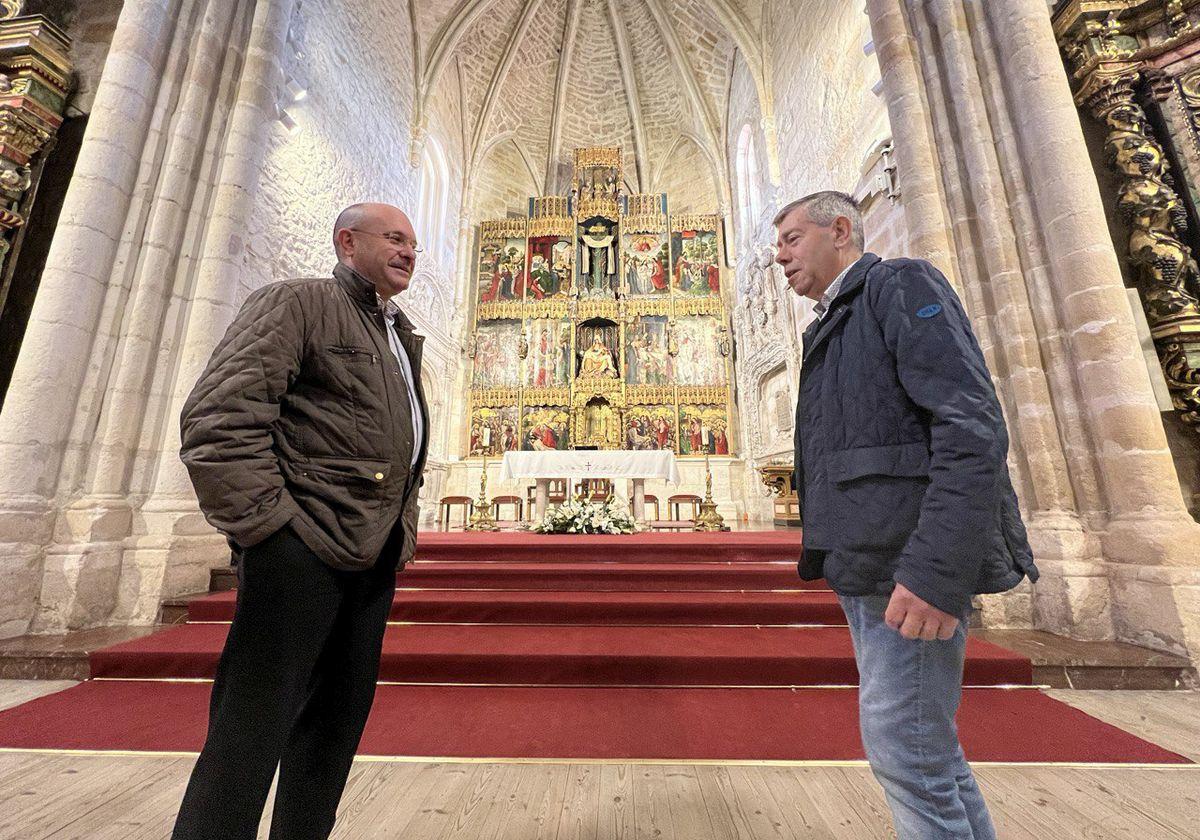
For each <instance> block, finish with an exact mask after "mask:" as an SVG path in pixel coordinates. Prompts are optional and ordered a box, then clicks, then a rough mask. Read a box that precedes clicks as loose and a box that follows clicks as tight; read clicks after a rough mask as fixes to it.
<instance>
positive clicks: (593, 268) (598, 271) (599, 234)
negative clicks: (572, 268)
mask: <svg viewBox="0 0 1200 840" xmlns="http://www.w3.org/2000/svg"><path fill="white" fill-rule="evenodd" d="M578 238H579V249H578V251H577V252H576V255H575V264H576V267H577V268H576V272H575V283H576V288H578V289H579V296H580V297H581V298H594V297H608V298H615V297H616V295H617V279H618V275H617V272H618V270H619V268H620V260H619V259H618V254H617V221H616V219H610V218H606V217H604V216H590V217H588V218H586V219H584V220H583V221H581V222H580V223H579V230H578Z"/></svg>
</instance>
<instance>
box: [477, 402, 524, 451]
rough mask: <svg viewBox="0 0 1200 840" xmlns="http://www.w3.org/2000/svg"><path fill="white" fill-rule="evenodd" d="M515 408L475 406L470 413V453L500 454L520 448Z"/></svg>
mask: <svg viewBox="0 0 1200 840" xmlns="http://www.w3.org/2000/svg"><path fill="white" fill-rule="evenodd" d="M517 428H518V425H517V409H516V407H515V406H513V407H504V408H477V409H475V411H473V412H472V413H471V454H472V455H484V454H487V455H501V454H503V453H505V452H513V451H515V450H517V449H519V448H520V445H521V440H520V438H519V437H518V433H517Z"/></svg>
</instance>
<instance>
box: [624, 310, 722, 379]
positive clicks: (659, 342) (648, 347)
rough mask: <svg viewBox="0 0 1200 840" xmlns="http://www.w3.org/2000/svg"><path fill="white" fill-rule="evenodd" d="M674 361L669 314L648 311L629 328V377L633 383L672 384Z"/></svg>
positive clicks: (627, 362) (626, 364)
mask: <svg viewBox="0 0 1200 840" xmlns="http://www.w3.org/2000/svg"><path fill="white" fill-rule="evenodd" d="M672 361H673V360H672V359H671V356H670V355H669V354H668V353H667V316H666V315H646V316H643V317H641V318H638V319H637V321H636V322H634V323H633V324H630V325H629V326H628V327H627V328H626V334H625V381H626V382H628V383H629V384H630V385H667V384H669V383H670V382H671V380H672V377H671V369H672ZM705 384H707V383H705Z"/></svg>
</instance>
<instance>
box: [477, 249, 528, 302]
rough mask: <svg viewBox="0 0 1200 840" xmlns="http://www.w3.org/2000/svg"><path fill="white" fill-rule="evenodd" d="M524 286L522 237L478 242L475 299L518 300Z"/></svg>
mask: <svg viewBox="0 0 1200 840" xmlns="http://www.w3.org/2000/svg"><path fill="white" fill-rule="evenodd" d="M524 286H525V240H524V239H517V238H515V237H510V238H508V239H504V240H501V241H499V242H484V243H483V244H481V245H480V246H479V302H480V303H503V302H506V301H519V300H521V299H522V297H523V291H524Z"/></svg>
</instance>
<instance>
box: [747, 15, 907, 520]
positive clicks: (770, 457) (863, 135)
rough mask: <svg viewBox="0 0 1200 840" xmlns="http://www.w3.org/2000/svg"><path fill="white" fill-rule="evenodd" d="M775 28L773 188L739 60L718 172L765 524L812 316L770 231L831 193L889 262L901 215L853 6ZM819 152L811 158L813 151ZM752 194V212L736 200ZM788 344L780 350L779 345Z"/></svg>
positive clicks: (863, 27)
mask: <svg viewBox="0 0 1200 840" xmlns="http://www.w3.org/2000/svg"><path fill="white" fill-rule="evenodd" d="M767 12H768V14H769V15H771V17H772V20H776V21H777V22H778V25H777V26H775V27H768V32H769V36H770V39H771V40H770V46H769V53H770V54H771V55H772V56H773V57H774V61H773V63H772V65H771V69H770V72H771V76H772V81H773V87H774V91H775V110H774V113H775V122H776V125H777V126H778V134H777V141H776V142H777V150H776V151H777V154H778V158H779V160H780V162H781V164H782V176H783V177H782V180H781V182H780V183H778V184H774V183H772V182H771V180H770V177H769V174H768V173H769V171H770V167H769V155H768V143H769V142H770V140H769V139H768V136H767V134H766V132H764V130H763V118H762V113H761V110H760V108H759V105H758V98H757V96H756V95H755V86H754V80H753V78H752V75H751V71H750V69H749V67H748V66H747V64H746V62H745V61H744V60H743V59H742V57H741V56H739V57H738V59H737V61H736V62H735V64H734V71H733V78H732V82H731V85H730V95H729V111H728V116H727V119H726V134H725V151H726V165H727V167H728V170H729V173H730V174H729V179H730V182H731V184H732V193H733V200H734V208H733V210H732V211H731V214H730V215H731V218H732V219H733V221H734V224H733V230H734V237H733V239H734V244H735V253H736V269H735V275H736V281H737V282H736V304H735V308H734V335H735V339H736V341H737V346H738V355H737V379H738V394H739V399H740V404H739V410H740V412H741V417H742V451H743V452H744V453H746V457H747V473H746V477H745V483H744V492H745V493H746V498H747V500H748V506H749V507H750V509H751V510H752V512H753V513H752V515H754V516H755V517H756V518H759V519H768V518H769V517H770V516H771V504H770V499H769V497H768V496H767V493H766V490H765V488H764V487H763V485H762V482H761V481H760V480H759V478H758V475H757V469H756V468H757V467H758V466H760V465H763V464H767V463H791V460H792V431H793V429H792V426H793V422H794V421H793V410H794V407H795V401H796V387H797V379H798V377H799V368H800V365H799V362H800V354H801V350H802V348H801V342H800V335H801V333H802V332H803V331H804V328H805V327H806V326H807V324H808V323H809V321H810V320H811V318H812V302H811V301H808V300H806V299H801V298H797V297H796V296H795V295H794V294H793V293H792V292H791V290H790V289H788V288H787V286H786V283H785V282H784V279H783V275H782V273H781V272H780V270H779V268H778V267H777V266H775V265H774V264H773V263H772V262H771V256H772V255H771V252H770V245H771V244H772V243H773V242H774V241H775V230H774V227H773V226H772V224H771V221H772V219H773V218H774V216H775V213H776V212H777V211H778V209H779V208H780V207H781V206H783V205H784V204H786V203H787V202H789V201H792V200H794V199H796V198H800V197H801V196H804V195H807V194H809V193H812V192H815V191H817V190H821V189H838V190H842V191H844V192H849V193H852V194H854V195H855V196H856V197H858V198H860V199H862V200H863V201H864V204H865V207H864V209H865V210H866V225H867V234H868V239H869V244H870V245H871V246H875V247H884V248H885V249H886V250H887V251H888V252H889V255H895V254H896V253H899V252H900V251H902V250H903V246H904V230H903V222H902V216H903V214H902V213H901V212H900V210H899V208H898V207H895V206H894V205H893V204H892V203H891V202H890V201H889V200H888V199H887V198H886V196H885V197H884V198H883V200H882V201H878V200H877V199H878V196H879V191H878V188H877V186H876V183H875V182H876V179H877V178H878V176H879V175H880V174H881V173H880V172H879V171H877V169H878V163H879V154H878V149H879V147H880V146H881V145H882V144H883V143H884V142H885V141H886V140H887V139H888V138H889V136H890V129H889V127H888V121H887V112H886V107H885V105H884V103H883V102H882V100H880V98H879V97H878V96H877V95H876V94H875V92H874V90H873V89H874V87H875V85H876V83H877V82H878V78H879V74H878V68H877V66H876V64H875V58H874V56H873V55H870V54H867V52H865V51H864V47H865V46H867V45H868V43H869V41H870V30H869V21H868V19H867V17H866V16H865V15H864V14H863V13H862V10H861V9H860V8H857V7H854V6H853V5H847V4H842V3H834V2H829V3H824V4H820V7H819V8H817V9H815V10H813V13H812V14H811V15H809V14H805V15H797V14H795V13H794V8H793V7H792V6H790V5H788V4H784V3H774V4H769V5H768V8H767ZM747 127H749V130H750V134H749V139H750V150H751V153H752V155H753V157H754V160H755V164H754V165H753V166H752V167H742V168H744V169H747V170H748V171H753V172H756V173H757V176H758V177H757V180H755V181H754V182H753V183H744V182H743V181H742V180H741V175H740V174H739V160H738V158H739V149H740V148H741V146H742V143H743V137H744V131H745V130H746V128H747ZM817 150H820V151H819V152H817ZM749 193H753V194H754V200H753V201H752V202H751V203H752V205H753V207H754V210H755V212H753V213H752V214H750V215H747V213H746V212H745V211H744V210H743V209H742V206H741V202H743V201H745V199H746V196H747V195H748V194H749ZM781 335H783V336H785V337H786V341H782V342H781V341H779V336H781Z"/></svg>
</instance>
